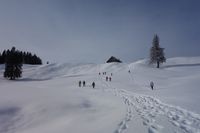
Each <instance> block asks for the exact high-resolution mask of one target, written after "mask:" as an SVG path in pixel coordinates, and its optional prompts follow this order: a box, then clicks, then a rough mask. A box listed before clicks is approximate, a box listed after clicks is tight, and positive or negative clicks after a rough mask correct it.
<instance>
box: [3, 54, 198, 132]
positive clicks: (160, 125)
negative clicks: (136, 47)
mask: <svg viewBox="0 0 200 133" xmlns="http://www.w3.org/2000/svg"><path fill="white" fill-rule="evenodd" d="M128 70H130V71H131V73H129V72H128ZM3 71H4V66H3V65H2V66H0V84H1V85H0V133H133V132H136V133H200V104H199V101H200V96H199V95H200V88H199V86H200V57H179V58H171V59H168V60H167V63H165V64H164V65H162V66H161V68H160V69H157V68H155V67H153V66H149V65H148V63H147V61H146V60H140V61H137V62H134V63H131V64H125V63H122V64H118V63H111V64H100V65H98V64H69V63H68V64H49V65H42V66H31V65H24V66H23V78H22V79H19V80H16V81H9V80H6V79H4V78H3ZM99 72H101V75H99V74H98V73H99ZM102 72H107V75H102ZM111 73H112V74H113V75H112V81H111V82H110V81H108V82H107V81H106V80H105V79H106V76H109V77H110V74H111ZM79 80H81V81H83V80H85V81H86V87H78V81H79ZM93 81H94V82H95V83H96V86H95V88H94V89H93V88H92V87H91V83H92V82H93ZM151 81H153V82H154V84H155V88H154V90H151V89H150V86H149V83H150V82H151Z"/></svg>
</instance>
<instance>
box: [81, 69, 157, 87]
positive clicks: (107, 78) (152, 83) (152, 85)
mask: <svg viewBox="0 0 200 133" xmlns="http://www.w3.org/2000/svg"><path fill="white" fill-rule="evenodd" d="M128 73H131V71H130V70H128ZM102 74H103V75H106V72H102ZM99 75H101V73H100V72H99ZM112 76H113V74H112V73H110V77H109V76H106V81H110V82H111V81H112V78H111V77H112ZM82 84H83V87H85V86H86V82H85V81H83V82H81V81H79V87H81V85H82ZM92 88H95V82H92ZM150 88H151V89H152V90H153V89H154V82H153V81H151V82H150Z"/></svg>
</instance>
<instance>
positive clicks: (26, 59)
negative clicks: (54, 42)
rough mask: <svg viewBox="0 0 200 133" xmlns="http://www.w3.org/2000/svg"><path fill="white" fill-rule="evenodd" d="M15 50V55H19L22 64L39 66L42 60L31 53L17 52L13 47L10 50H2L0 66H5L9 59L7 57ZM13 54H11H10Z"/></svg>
mask: <svg viewBox="0 0 200 133" xmlns="http://www.w3.org/2000/svg"><path fill="white" fill-rule="evenodd" d="M14 49H15V53H17V54H18V55H19V57H18V58H21V60H22V64H31V65H41V64H42V60H41V59H40V57H38V56H37V55H36V54H32V53H31V52H25V51H19V50H16V48H15V47H12V48H11V50H9V49H8V50H4V51H3V52H2V54H1V53H0V64H5V63H6V61H7V60H8V59H9V55H10V54H11V53H12V52H13V51H12V50H14ZM12 54H13V53H12Z"/></svg>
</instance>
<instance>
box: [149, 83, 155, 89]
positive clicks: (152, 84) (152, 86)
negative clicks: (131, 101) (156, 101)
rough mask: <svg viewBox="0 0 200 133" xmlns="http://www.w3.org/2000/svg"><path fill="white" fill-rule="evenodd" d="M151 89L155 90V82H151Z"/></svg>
mask: <svg viewBox="0 0 200 133" xmlns="http://www.w3.org/2000/svg"><path fill="white" fill-rule="evenodd" d="M150 87H151V89H152V90H153V88H154V83H153V81H151V82H150Z"/></svg>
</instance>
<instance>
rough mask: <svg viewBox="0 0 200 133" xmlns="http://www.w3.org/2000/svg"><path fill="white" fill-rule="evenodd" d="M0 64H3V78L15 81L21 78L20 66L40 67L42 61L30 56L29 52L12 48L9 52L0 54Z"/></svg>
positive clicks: (5, 51)
mask: <svg viewBox="0 0 200 133" xmlns="http://www.w3.org/2000/svg"><path fill="white" fill-rule="evenodd" d="M0 64H5V71H4V77H5V78H8V79H10V80H15V79H16V78H20V77H21V76H22V65H23V64H31V65H41V64H42V60H41V59H40V58H39V57H38V56H36V55H35V54H34V55H32V54H31V53H30V52H22V51H19V50H16V48H15V47H12V49H11V50H4V51H3V53H2V54H0Z"/></svg>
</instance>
